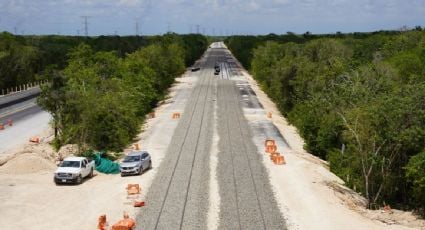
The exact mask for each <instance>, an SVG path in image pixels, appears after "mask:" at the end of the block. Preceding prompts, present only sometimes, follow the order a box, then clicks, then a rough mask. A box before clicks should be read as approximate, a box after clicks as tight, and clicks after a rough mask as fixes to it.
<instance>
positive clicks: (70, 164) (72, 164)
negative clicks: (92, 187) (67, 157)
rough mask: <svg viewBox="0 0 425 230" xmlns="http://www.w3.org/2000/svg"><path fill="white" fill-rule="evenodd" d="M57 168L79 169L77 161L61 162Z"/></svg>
mask: <svg viewBox="0 0 425 230" xmlns="http://www.w3.org/2000/svg"><path fill="white" fill-rule="evenodd" d="M59 167H70V168H79V167H80V162H79V161H63V162H62V163H61V164H60V166H59Z"/></svg>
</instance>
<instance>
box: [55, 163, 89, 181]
mask: <svg viewBox="0 0 425 230" xmlns="http://www.w3.org/2000/svg"><path fill="white" fill-rule="evenodd" d="M94 167H95V163H94V161H92V160H91V161H90V160H88V159H87V158H85V157H67V158H65V159H64V160H63V161H62V162H61V163H60V165H59V167H58V169H56V171H55V176H54V181H55V183H56V184H60V183H75V184H81V183H82V182H83V178H85V177H87V176H88V177H92V176H93V171H94Z"/></svg>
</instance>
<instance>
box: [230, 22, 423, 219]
mask: <svg viewBox="0 0 425 230" xmlns="http://www.w3.org/2000/svg"><path fill="white" fill-rule="evenodd" d="M226 44H227V46H228V47H229V48H230V49H231V51H232V52H233V54H234V55H235V56H236V57H237V58H238V59H239V60H240V61H241V62H242V64H243V65H244V66H245V67H246V68H247V69H249V70H250V71H251V73H252V74H253V76H254V78H255V79H256V80H257V81H258V82H259V83H260V85H261V87H262V89H263V90H264V91H265V92H266V93H267V94H268V95H269V97H270V98H272V100H274V102H275V103H276V104H277V106H278V107H279V109H280V111H281V112H282V113H283V114H284V115H285V116H286V117H287V118H288V119H289V121H290V122H291V123H292V124H294V125H295V126H296V127H297V128H298V130H299V132H300V134H301V136H302V137H303V138H304V140H305V141H306V146H305V149H306V150H308V151H309V152H311V153H312V154H314V155H317V156H319V157H321V158H323V159H326V160H327V161H328V162H329V163H330V169H331V170H332V171H333V172H334V173H336V174H337V175H338V176H339V177H341V178H342V179H343V180H345V182H346V184H347V185H348V186H350V187H351V188H353V189H354V190H356V191H359V192H361V193H362V194H363V195H364V196H365V197H366V198H367V199H368V206H369V208H378V207H379V206H381V205H383V204H391V205H392V206H395V207H398V208H402V209H411V208H415V209H416V210H418V211H419V212H421V213H422V214H423V213H424V210H425V65H424V63H425V31H422V30H421V28H416V29H415V30H412V31H403V32H400V31H383V32H376V33H354V34H341V33H337V34H333V35H311V34H309V33H306V34H304V35H295V34H292V33H291V34H286V35H279V36H278V35H268V36H258V37H254V36H234V37H229V38H227V40H226Z"/></svg>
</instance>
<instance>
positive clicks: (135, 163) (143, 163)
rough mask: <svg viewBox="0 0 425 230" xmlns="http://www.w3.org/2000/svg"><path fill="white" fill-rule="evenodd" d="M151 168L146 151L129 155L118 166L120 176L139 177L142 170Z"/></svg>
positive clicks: (149, 158) (149, 157)
mask: <svg viewBox="0 0 425 230" xmlns="http://www.w3.org/2000/svg"><path fill="white" fill-rule="evenodd" d="M151 168H152V160H151V156H150V155H149V153H148V152H146V151H136V152H131V153H129V154H128V155H127V156H126V157H125V158H124V160H123V161H122V162H121V164H120V172H121V176H125V175H131V174H133V175H134V174H136V175H141V174H142V173H143V171H144V170H147V169H151Z"/></svg>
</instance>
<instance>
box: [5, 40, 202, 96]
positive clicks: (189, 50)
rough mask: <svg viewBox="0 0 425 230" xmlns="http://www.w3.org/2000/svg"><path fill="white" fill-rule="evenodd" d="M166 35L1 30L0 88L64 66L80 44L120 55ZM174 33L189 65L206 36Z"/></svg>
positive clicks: (31, 80)
mask: <svg viewBox="0 0 425 230" xmlns="http://www.w3.org/2000/svg"><path fill="white" fill-rule="evenodd" d="M170 36H171V35H167V36H126V37H120V36H99V37H82V36H57V35H46V36H15V35H12V34H10V33H7V32H3V33H0V66H1V69H0V89H6V88H9V87H16V86H19V85H22V84H26V83H30V82H33V81H36V80H37V79H36V78H37V75H38V74H40V73H42V72H43V71H44V70H45V69H46V68H56V69H63V68H65V67H66V65H67V64H68V53H69V52H70V51H71V49H73V48H75V47H77V46H78V45H79V44H81V43H85V44H87V45H89V46H90V47H91V48H92V49H93V51H95V52H99V51H113V52H114V53H115V54H116V55H117V56H118V57H120V58H123V57H125V56H126V55H127V54H129V53H132V52H135V51H136V50H138V49H140V48H141V47H145V46H148V45H150V44H154V43H158V42H159V41H161V40H163V39H170V38H169V37H170ZM176 36H178V39H177V40H175V41H174V42H177V43H179V46H181V47H182V48H183V50H184V53H185V54H184V62H185V64H186V66H189V65H191V64H192V63H193V62H194V61H195V60H196V59H197V58H198V57H199V56H200V55H201V54H202V53H203V51H204V49H205V47H206V46H207V45H208V44H207V39H206V38H205V37H203V36H201V35H197V34H188V35H175V36H174V37H176ZM171 37H172V36H171ZM171 39H174V38H171Z"/></svg>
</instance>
